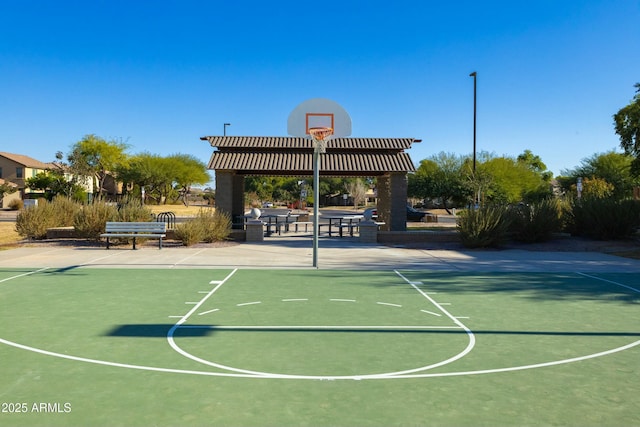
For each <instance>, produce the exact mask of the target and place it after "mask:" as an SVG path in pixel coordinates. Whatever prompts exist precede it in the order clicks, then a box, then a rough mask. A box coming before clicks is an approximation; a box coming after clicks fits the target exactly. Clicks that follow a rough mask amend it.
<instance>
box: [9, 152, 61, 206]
mask: <svg viewBox="0 0 640 427" xmlns="http://www.w3.org/2000/svg"><path fill="white" fill-rule="evenodd" d="M52 167H53V164H52V163H44V162H41V161H39V160H36V159H34V158H31V157H29V156H25V155H23V154H13V153H6V152H4V151H0V178H2V179H4V180H5V181H9V182H12V183H14V184H16V185H17V186H18V190H19V192H20V196H21V197H22V198H25V196H26V195H27V194H28V193H29V192H30V191H31V190H29V189H28V188H26V185H25V181H26V179H27V178H31V177H34V176H36V175H37V174H38V173H40V172H45V171H47V170H48V169H51V168H52Z"/></svg>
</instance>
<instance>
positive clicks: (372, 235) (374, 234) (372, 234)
mask: <svg viewBox="0 0 640 427" xmlns="http://www.w3.org/2000/svg"><path fill="white" fill-rule="evenodd" d="M358 227H359V228H360V237H359V239H360V242H361V243H378V224H376V223H375V222H374V221H360V224H358Z"/></svg>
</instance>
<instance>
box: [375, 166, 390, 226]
mask: <svg viewBox="0 0 640 427" xmlns="http://www.w3.org/2000/svg"><path fill="white" fill-rule="evenodd" d="M376 190H377V193H378V206H377V207H378V219H377V221H379V222H384V224H382V225H381V226H380V229H381V230H384V231H389V230H390V229H391V228H390V227H391V188H390V187H389V176H387V175H385V176H379V177H378V179H377V186H376Z"/></svg>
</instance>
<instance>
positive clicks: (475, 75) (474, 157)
mask: <svg viewBox="0 0 640 427" xmlns="http://www.w3.org/2000/svg"><path fill="white" fill-rule="evenodd" d="M469 77H473V175H474V176H475V174H476V83H477V78H478V73H477V72H475V71H474V72H473V73H471V74H469Z"/></svg>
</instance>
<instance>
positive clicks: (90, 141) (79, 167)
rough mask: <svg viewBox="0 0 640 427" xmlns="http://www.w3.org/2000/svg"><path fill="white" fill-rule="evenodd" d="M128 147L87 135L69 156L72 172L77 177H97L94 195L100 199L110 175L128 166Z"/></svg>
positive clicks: (74, 146) (75, 145)
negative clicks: (123, 166)
mask: <svg viewBox="0 0 640 427" xmlns="http://www.w3.org/2000/svg"><path fill="white" fill-rule="evenodd" d="M128 148H129V147H128V145H127V144H124V143H122V142H118V141H114V140H111V141H107V140H105V139H104V138H101V137H99V136H96V135H93V134H92V135H86V136H85V137H84V138H83V139H81V140H80V141H78V142H76V143H75V144H74V145H73V147H72V148H71V154H69V155H68V161H69V167H70V169H71V172H72V173H73V174H74V175H77V176H91V177H95V178H96V181H97V186H98V188H95V189H94V190H95V191H94V194H96V197H97V198H98V199H100V198H101V197H102V194H103V192H104V191H105V188H104V184H105V181H106V179H107V176H108V175H109V174H115V171H116V170H117V169H118V168H119V167H121V166H122V165H124V164H126V162H127V160H128V156H127V154H126V153H125V151H126V150H127V149H128Z"/></svg>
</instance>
